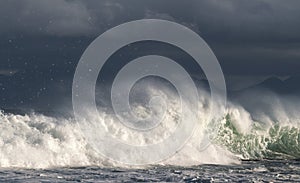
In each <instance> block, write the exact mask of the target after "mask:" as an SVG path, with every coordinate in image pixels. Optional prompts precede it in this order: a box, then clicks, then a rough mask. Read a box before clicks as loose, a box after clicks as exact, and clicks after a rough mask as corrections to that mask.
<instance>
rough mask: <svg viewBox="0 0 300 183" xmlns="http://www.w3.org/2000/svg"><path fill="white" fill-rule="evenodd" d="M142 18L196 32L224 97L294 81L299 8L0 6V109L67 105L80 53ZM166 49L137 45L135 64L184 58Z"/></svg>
mask: <svg viewBox="0 0 300 183" xmlns="http://www.w3.org/2000/svg"><path fill="white" fill-rule="evenodd" d="M144 18H157V19H165V20H170V21H175V22H177V23H180V24H183V25H185V26H187V27H189V28H190V29H192V30H193V31H195V32H197V33H198V34H199V35H200V36H201V37H202V38H203V39H204V40H205V41H206V42H207V43H208V45H209V46H210V47H211V48H212V50H213V51H214V53H215V55H216V56H217V58H218V60H219V62H220V64H221V66H222V69H223V72H224V74H225V78H226V82H227V86H228V89H229V90H239V89H243V88H247V87H251V86H252V85H256V84H258V83H260V82H262V81H264V80H265V79H268V78H270V77H277V78H280V79H287V78H299V74H300V71H299V68H300V34H299V33H300V1H299V0H251V1H249V0H190V1H184V0H143V1H141V0H119V1H115V0H84V1H83V0H81V1H80V0H39V1H37V0H1V2H0V108H18V107H21V108H22V107H24V108H26V107H27V108H36V109H41V110H43V109H48V108H49V109H53V108H58V107H59V106H61V105H60V104H61V103H64V102H66V103H68V102H70V94H71V85H72V77H73V75H74V71H75V68H76V65H77V63H78V61H79V59H80V56H81V55H82V53H83V52H84V50H85V49H86V47H87V46H88V45H89V44H90V43H91V42H92V41H93V40H94V39H95V38H96V37H97V36H99V35H101V33H103V32H104V31H106V30H108V29H110V28H112V27H114V26H116V25H119V24H121V23H125V22H128V21H131V20H138V19H144ZM166 31H167V30H166ZM164 46H166V48H165V49H163V47H164ZM167 47H168V46H167V45H162V44H158V43H145V44H144V45H136V48H137V49H138V50H139V51H140V52H138V53H135V54H136V55H135V56H138V55H143V54H142V53H144V54H149V53H156V52H159V51H160V52H161V50H164V51H165V52H166V53H161V54H162V55H166V56H169V57H172V56H173V57H174V58H175V59H176V58H179V59H180V57H181V59H182V58H185V56H184V54H180V53H179V52H176V49H175V48H167ZM128 52H130V49H129V50H128V49H127V50H126V49H125V50H123V51H121V52H120V55H121V54H125V53H128ZM145 52H147V53H145ZM174 55H175V56H174ZM117 56H118V55H117ZM117 56H116V58H115V59H116V60H118V59H121V57H120V58H118V57H117ZM129 58H133V57H130V55H129V56H127V57H126V58H122V59H127V60H129ZM112 62H113V60H112ZM293 81H294V83H293V84H295V83H297V82H298V80H297V79H293ZM299 81H300V80H299Z"/></svg>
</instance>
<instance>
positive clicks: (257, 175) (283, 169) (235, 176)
mask: <svg viewBox="0 0 300 183" xmlns="http://www.w3.org/2000/svg"><path fill="white" fill-rule="evenodd" d="M0 182H300V162H299V161H291V160H277V161H274V160H264V161H243V162H242V163H241V164H239V165H199V166H190V167H178V166H153V167H149V168H145V169H125V168H116V167H115V168H101V167H90V166H89V167H65V168H52V169H22V168H21V169H18V168H5V169H4V168H1V169H0Z"/></svg>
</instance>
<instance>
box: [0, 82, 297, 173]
mask: <svg viewBox="0 0 300 183" xmlns="http://www.w3.org/2000/svg"><path fill="white" fill-rule="evenodd" d="M146 90H147V93H148V94H149V95H160V96H161V97H163V98H165V99H166V101H168V102H167V103H168V107H167V110H166V112H165V114H164V115H165V116H164V119H163V121H162V122H161V124H160V126H158V127H157V129H156V131H154V134H153V133H151V134H150V133H149V134H147V133H143V134H141V133H139V132H135V131H134V130H124V129H123V126H122V125H121V124H120V123H117V122H116V120H117V119H116V117H115V116H114V115H113V114H111V113H109V112H107V110H104V109H103V110H99V114H95V115H98V116H100V119H101V120H102V121H101V122H100V123H101V124H102V125H104V128H105V130H107V131H109V132H110V133H111V134H113V135H114V136H115V137H116V138H118V139H121V140H123V141H124V142H126V143H130V144H134V145H146V144H149V143H150V144H151V143H155V142H157V141H160V140H163V139H164V138H166V137H168V136H169V135H170V134H171V133H172V132H173V131H174V129H175V128H176V125H177V123H178V119H179V118H180V114H179V111H178V109H179V107H178V105H179V103H178V97H176V94H175V93H172V92H167V93H166V92H165V91H164V92H162V90H164V89H163V88H161V87H160V89H157V88H151V87H148V88H147V89H146ZM202 94H203V92H202ZM139 102H140V101H139ZM199 104H200V106H201V107H200V110H199V111H198V113H199V118H198V119H197V120H198V122H199V125H198V128H197V129H196V130H195V132H194V134H193V135H192V136H191V138H190V139H189V141H188V142H187V143H186V144H185V145H184V146H183V148H182V149H181V150H180V151H178V152H176V153H175V154H174V155H173V156H172V157H170V158H169V159H166V160H164V161H162V162H159V163H158V164H168V165H179V166H189V165H198V164H204V163H212V164H231V163H238V162H239V159H265V158H270V159H274V158H276V159H286V158H291V159H297V158H300V147H299V142H300V130H299V127H298V126H297V125H295V124H288V123H281V122H280V121H277V122H276V123H275V122H274V123H273V124H267V123H264V122H263V121H261V122H259V121H254V120H252V117H251V115H250V113H249V112H247V111H246V110H245V109H244V108H243V107H241V106H238V105H233V104H228V107H227V108H226V109H223V110H224V114H222V115H215V117H214V118H213V119H212V120H215V122H213V123H211V122H209V123H205V119H206V116H205V115H208V110H209V109H208V108H209V107H208V106H209V103H208V100H207V97H206V96H205V94H203V95H202V97H201V98H200V101H199ZM132 106H133V111H134V112H135V113H136V115H138V116H142V117H145V116H148V115H158V114H157V111H155V110H154V111H151V110H149V108H147V107H144V106H143V105H141V104H140V103H136V104H134V105H132ZM183 106H184V107H189V106H188V104H184V105H183ZM154 109H155V108H154ZM159 109H160V108H159ZM190 110H191V112H194V111H192V110H193V109H192V108H191V109H190ZM78 123H80V122H78V121H75V120H74V119H73V118H72V117H70V118H64V117H50V116H45V115H43V114H36V113H30V114H26V115H17V114H9V113H5V112H3V111H2V112H0V151H1V152H0V166H1V167H22V168H51V167H65V166H68V167H70V166H71V167H76V166H100V167H112V166H125V165H122V164H120V163H117V162H114V161H112V160H109V159H108V158H104V157H103V156H102V155H101V154H100V153H98V152H97V151H95V149H93V146H92V145H91V144H90V143H89V142H88V141H87V140H86V138H85V136H84V134H83V133H82V131H81V129H80V127H79V125H78ZM207 133H212V134H209V135H206V134H207ZM92 135H97V134H92ZM208 138H209V139H210V140H209V142H210V143H207V141H208ZM203 143H207V144H206V145H203ZM103 148H105V147H103ZM126 156H127V157H124V158H134V157H131V155H130V154H128V155H126Z"/></svg>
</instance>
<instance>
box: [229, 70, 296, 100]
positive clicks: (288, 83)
mask: <svg viewBox="0 0 300 183" xmlns="http://www.w3.org/2000/svg"><path fill="white" fill-rule="evenodd" d="M261 89H267V90H271V91H273V92H275V93H278V94H297V95H298V94H299V95H300V75H295V76H291V77H289V78H288V79H286V80H281V79H279V78H277V77H270V78H268V79H266V80H264V81H263V82H261V83H259V84H257V85H254V86H251V87H248V88H246V89H243V90H240V91H237V92H235V93H240V92H245V91H251V90H261Z"/></svg>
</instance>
